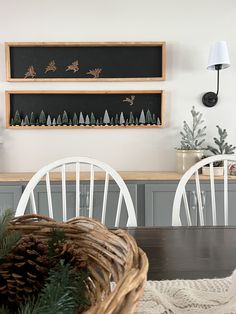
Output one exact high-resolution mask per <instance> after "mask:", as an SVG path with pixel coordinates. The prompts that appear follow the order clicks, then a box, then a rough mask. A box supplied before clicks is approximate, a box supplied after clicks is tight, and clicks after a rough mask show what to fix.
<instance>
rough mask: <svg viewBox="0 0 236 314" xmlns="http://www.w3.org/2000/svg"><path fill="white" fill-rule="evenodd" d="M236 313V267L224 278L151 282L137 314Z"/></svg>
mask: <svg viewBox="0 0 236 314" xmlns="http://www.w3.org/2000/svg"><path fill="white" fill-rule="evenodd" d="M154 313H155V314H173V313H174V314H189V313H198V314H200V313H204V314H210V313H214V314H236V270H235V271H234V272H233V274H232V276H230V277H227V278H221V279H198V280H163V281H147V282H146V285H145V290H144V294H143V297H142V299H141V300H140V301H139V304H138V306H137V309H136V312H135V314H154Z"/></svg>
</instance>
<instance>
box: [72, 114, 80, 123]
mask: <svg viewBox="0 0 236 314" xmlns="http://www.w3.org/2000/svg"><path fill="white" fill-rule="evenodd" d="M78 124H79V121H78V116H77V114H76V113H74V115H73V125H78Z"/></svg>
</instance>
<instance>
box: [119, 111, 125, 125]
mask: <svg viewBox="0 0 236 314" xmlns="http://www.w3.org/2000/svg"><path fill="white" fill-rule="evenodd" d="M122 124H125V117H124V114H123V112H121V113H120V125H122Z"/></svg>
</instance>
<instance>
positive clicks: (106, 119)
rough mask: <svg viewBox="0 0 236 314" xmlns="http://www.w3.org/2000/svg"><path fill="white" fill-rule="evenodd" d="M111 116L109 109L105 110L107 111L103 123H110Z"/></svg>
mask: <svg viewBox="0 0 236 314" xmlns="http://www.w3.org/2000/svg"><path fill="white" fill-rule="evenodd" d="M110 122H111V121H110V117H109V114H108V111H107V110H105V113H104V117H103V123H104V124H110Z"/></svg>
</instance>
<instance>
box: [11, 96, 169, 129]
mask: <svg viewBox="0 0 236 314" xmlns="http://www.w3.org/2000/svg"><path fill="white" fill-rule="evenodd" d="M5 96H6V127H7V128H11V129H28V128H29V129H35V128H40V129H49V128H50V129H57V128H64V129H65V128H119V127H120V128H155V127H156V128H160V127H163V126H164V103H165V102H164V92H163V91H160V90H158V91H157V90H122V91H6V95H5Z"/></svg>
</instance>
